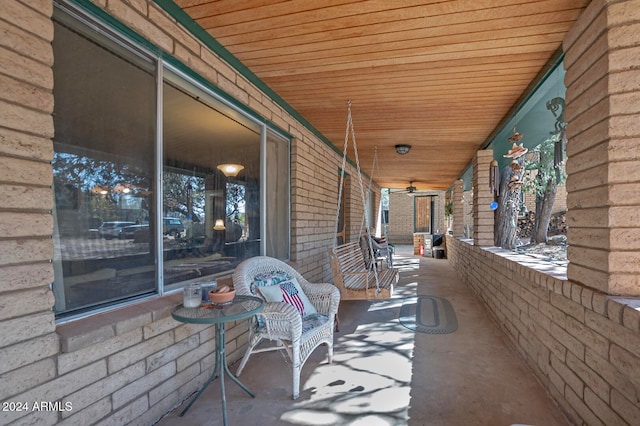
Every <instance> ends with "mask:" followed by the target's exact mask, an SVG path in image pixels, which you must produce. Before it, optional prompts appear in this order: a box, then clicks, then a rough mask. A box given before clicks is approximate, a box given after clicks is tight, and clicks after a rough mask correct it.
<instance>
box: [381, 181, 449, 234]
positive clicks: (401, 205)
mask: <svg viewBox="0 0 640 426" xmlns="http://www.w3.org/2000/svg"><path fill="white" fill-rule="evenodd" d="M420 194H421V195H422V194H425V195H434V211H433V215H434V229H433V231H439V232H440V233H444V232H445V231H446V228H445V220H444V203H445V192H444V191H430V192H429V191H427V192H421V193H420ZM414 211H415V208H414V200H413V197H412V196H408V195H407V194H406V193H405V192H395V193H393V192H392V193H391V194H390V195H389V226H388V227H387V235H388V237H389V241H390V242H391V243H393V244H409V245H413V244H414V237H413V230H414V220H413V219H414V218H413V216H414Z"/></svg>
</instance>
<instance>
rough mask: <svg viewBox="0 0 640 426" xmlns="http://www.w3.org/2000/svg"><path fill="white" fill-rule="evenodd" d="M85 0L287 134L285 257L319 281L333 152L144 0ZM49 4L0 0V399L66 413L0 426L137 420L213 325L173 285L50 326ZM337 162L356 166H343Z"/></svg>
mask: <svg viewBox="0 0 640 426" xmlns="http://www.w3.org/2000/svg"><path fill="white" fill-rule="evenodd" d="M95 4H96V5H97V6H99V7H101V8H103V9H104V10H105V11H107V12H108V13H109V14H111V15H112V16H114V17H115V18H116V19H118V20H120V21H121V22H122V23H123V24H124V25H126V26H127V27H129V28H131V29H133V30H134V31H136V32H137V33H139V34H140V35H142V36H143V37H145V38H147V39H148V40H150V41H151V42H152V43H154V44H156V45H157V46H158V47H160V48H161V49H163V50H165V51H166V52H168V53H170V54H172V55H173V56H174V57H176V58H177V59H178V60H180V61H182V62H183V63H184V64H186V65H187V66H189V67H191V68H192V69H193V70H194V71H195V72H197V73H199V74H200V75H202V76H203V77H205V78H207V79H208V80H209V81H210V82H211V83H212V84H214V85H217V86H218V87H220V88H221V89H222V90H224V91H226V92H227V93H229V94H231V95H232V96H234V97H235V98H236V99H237V100H238V101H240V102H242V103H243V104H245V105H246V106H248V107H249V108H251V109H253V110H254V111H257V112H258V113H259V114H262V115H263V117H264V118H265V119H267V120H269V121H271V122H273V123H275V124H276V125H278V126H279V127H281V128H282V129H284V130H285V131H288V132H289V133H290V134H291V135H293V137H294V139H293V142H292V260H294V261H295V262H296V267H297V269H298V270H299V271H300V272H301V273H302V274H303V275H305V277H306V278H307V279H309V280H310V281H331V272H330V268H329V266H328V255H327V249H328V248H329V247H330V246H331V245H332V243H333V241H332V235H333V232H334V230H335V211H336V206H337V196H338V193H337V188H338V168H339V167H340V164H341V156H340V155H339V154H337V153H336V152H335V151H333V150H332V149H330V148H329V147H328V146H327V145H326V144H324V143H323V142H322V141H320V140H319V139H318V138H317V137H316V136H315V135H314V134H313V133H311V132H310V131H309V130H307V129H306V128H305V127H303V126H302V125H301V124H300V123H299V122H298V121H296V120H295V118H294V117H292V116H291V115H290V114H288V113H287V112H286V111H285V110H284V109H282V108H281V107H279V106H277V105H276V104H275V103H274V102H273V101H271V100H270V99H269V98H268V97H267V96H266V95H264V94H263V93H262V92H261V91H260V90H259V89H258V88H256V87H255V86H253V85H252V84H251V83H250V82H249V81H247V80H246V79H245V78H244V77H243V76H242V75H240V74H238V73H237V72H236V71H235V70H234V69H233V68H231V67H230V66H228V65H227V64H226V63H225V62H224V61H223V60H222V59H221V58H220V57H218V56H217V55H216V54H214V53H212V52H211V51H210V50H209V49H208V48H207V47H206V45H205V44H204V43H202V42H201V41H199V40H197V39H196V38H195V37H193V36H192V35H191V34H190V33H188V32H187V31H186V30H185V29H184V28H182V27H181V26H180V25H179V24H178V23H177V22H176V21H175V20H174V19H173V18H172V17H170V16H169V15H167V13H166V12H165V11H163V10H162V9H161V8H160V7H159V6H158V5H157V4H156V3H154V2H152V1H146V0H140V1H124V0H109V1H106V0H96V1H95ZM52 13H53V3H52V1H51V0H40V1H37V2H33V1H30V0H8V1H5V2H3V3H2V18H1V19H0V26H1V27H2V34H3V37H0V87H1V88H2V90H0V196H1V197H2V200H3V201H2V204H1V205H0V231H1V232H0V276H2V278H1V279H0V297H1V298H2V301H3V302H2V309H0V377H2V386H0V401H3V402H4V401H16V402H17V401H49V402H56V401H62V402H71V403H72V410H71V411H28V412H25V411H23V412H17V411H14V412H11V413H7V412H3V413H2V416H0V425H4V424H9V423H11V422H14V421H17V422H19V423H20V424H43V425H50V424H60V425H84V424H101V425H103V424H104V425H106V424H131V425H136V424H138V425H149V424H152V423H154V421H155V420H157V419H158V418H160V417H161V416H162V415H164V414H165V413H167V412H168V411H170V410H171V409H172V408H173V407H175V406H177V405H178V404H180V403H181V402H182V401H183V400H184V399H185V398H186V397H187V396H188V395H190V394H192V393H193V392H194V391H195V390H197V389H198V388H199V387H200V386H201V385H202V384H203V383H204V381H205V380H206V379H207V378H208V377H209V376H210V374H211V372H212V368H213V363H214V356H213V349H214V340H213V339H214V330H213V327H211V326H196V325H186V324H182V323H178V322H176V321H174V320H173V319H172V318H171V316H170V311H171V309H172V307H173V306H175V305H176V304H178V303H179V301H180V295H173V296H164V297H162V298H156V299H153V300H150V301H145V302H141V303H138V304H135V305H131V306H128V307H126V308H124V309H119V310H115V311H111V312H107V313H103V314H100V315H94V316H92V317H89V318H86V319H82V320H77V321H73V322H69V323H67V324H64V325H56V324H55V320H54V315H53V313H52V312H51V306H52V305H53V301H54V298H53V294H52V292H51V291H50V290H49V284H50V283H51V282H52V281H53V279H54V274H53V267H52V264H51V263H50V259H52V257H53V252H54V246H53V240H52V238H51V237H52V234H53V217H52V215H51V210H52V209H53V207H54V205H53V202H54V201H53V200H54V198H53V192H52V183H53V174H52V169H51V165H50V162H51V160H52V158H53V144H52V142H51V138H52V137H53V134H54V128H53V120H52V116H51V114H52V112H53V105H54V99H53V94H52V88H53V73H52V69H51V66H52V64H53V61H54V58H53V51H52V47H51V41H52V39H53V24H52V21H51V16H52ZM354 119H355V120H357V117H355V118H354ZM345 121H346V105H345ZM318 158H322V159H323V161H316V159H318ZM347 172H348V173H349V174H350V175H351V176H356V175H357V174H356V172H355V170H354V168H353V167H352V166H350V165H348V166H347ZM374 189H375V190H376V193H379V191H378V188H374ZM352 194H353V197H356V198H353V197H351V196H350V197H351V198H349V199H348V200H347V201H348V202H347V204H348V211H349V214H350V217H351V221H352V223H351V227H352V228H353V227H357V226H359V224H360V220H361V218H362V206H361V201H360V195H359V192H357V193H356V192H353V191H352ZM376 202H379V195H377V197H376ZM355 218H357V221H355ZM354 224H355V225H354ZM226 337H227V354H228V358H229V360H230V361H234V360H237V359H239V358H240V356H241V355H242V353H243V352H244V349H245V347H246V341H247V323H246V322H241V323H238V324H236V325H230V326H229V327H228V329H227V335H226Z"/></svg>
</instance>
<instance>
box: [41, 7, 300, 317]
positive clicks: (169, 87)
mask: <svg viewBox="0 0 640 426" xmlns="http://www.w3.org/2000/svg"><path fill="white" fill-rule="evenodd" d="M54 22H55V23H54V42H53V50H54V56H55V61H54V67H53V74H54V96H55V99H56V103H55V111H54V115H53V116H54V126H55V138H54V151H55V152H54V158H53V161H52V167H53V175H54V182H53V189H54V193H55V208H54V211H53V214H54V224H55V228H54V235H53V237H54V249H55V253H54V259H53V264H54V271H55V280H54V284H53V289H54V294H55V299H56V300H55V306H54V311H55V313H56V316H57V317H58V318H61V317H69V316H72V315H80V314H84V313H85V312H90V311H93V310H96V309H101V308H104V307H107V306H111V305H116V304H122V303H124V302H127V301H129V300H135V299H139V298H140V297H148V296H150V295H154V294H161V293H162V292H164V291H166V290H171V289H173V288H177V287H179V286H181V285H184V284H185V283H188V282H198V281H206V282H210V281H212V280H214V279H215V278H216V277H217V276H219V275H220V274H228V273H229V272H230V271H232V270H233V268H234V267H235V266H236V265H237V264H238V263H239V262H241V261H242V260H243V259H246V258H248V257H251V256H257V255H260V254H263V253H268V254H270V255H273V256H277V257H279V258H283V259H284V258H287V257H288V254H289V141H288V140H287V139H284V138H281V137H279V136H276V135H275V133H273V132H272V131H271V130H266V131H265V127H264V125H262V124H259V123H257V122H254V121H251V120H249V119H248V118H247V117H246V116H245V115H243V114H241V113H240V112H238V111H237V110H235V109H233V108H231V107H229V106H228V105H227V104H223V103H221V102H220V101H219V100H218V99H217V98H215V97H214V96H213V95H212V94H211V92H210V91H207V90H204V89H203V88H202V87H200V86H196V85H195V84H193V83H192V82H188V81H187V80H186V79H185V78H183V77H182V76H179V75H177V74H175V73H174V72H173V71H172V69H170V68H169V66H167V65H166V64H164V63H158V62H157V61H156V60H155V59H154V58H149V57H147V56H145V54H144V53H143V52H139V51H137V50H136V49H135V48H134V47H132V46H129V45H128V44H127V43H126V42H125V41H124V40H122V41H118V42H116V41H114V39H112V38H107V37H103V36H102V35H100V34H99V33H97V32H96V31H94V29H93V28H89V27H85V26H84V25H83V24H81V23H79V22H78V21H76V20H75V19H74V18H72V17H70V16H68V15H66V14H65V13H64V12H61V11H60V10H59V9H57V8H56V10H55V12H54ZM96 25H99V24H96ZM125 46H126V47H125ZM158 67H163V68H164V69H163V73H162V74H163V76H164V81H162V82H160V84H159V83H158V82H157V79H156V76H157V75H158ZM159 92H161V96H162V98H161V99H158V93H159ZM159 102H161V105H162V113H161V116H159V117H158V116H157V111H158V105H159ZM156 129H161V130H160V134H156ZM263 135H266V138H265V137H264V136H263ZM263 139H266V140H263ZM263 144H266V149H264V148H265V146H263ZM160 147H161V148H160ZM261 152H266V158H261ZM222 164H234V165H238V166H241V167H239V168H238V170H236V171H229V170H228V169H226V168H224V167H220V166H221V165H222ZM263 164H270V165H273V166H274V167H273V168H271V167H269V168H267V171H266V173H264V172H263V167H264V166H263ZM262 173H264V176H265V177H266V179H264V180H265V181H263V178H262ZM160 187H161V188H162V192H161V193H160V192H159V190H158V189H159V188H160ZM263 205H264V206H268V213H267V214H266V215H265V214H264V212H263V210H264V209H263V208H262V206H263ZM263 234H265V235H266V236H267V239H266V240H265V239H264V237H263Z"/></svg>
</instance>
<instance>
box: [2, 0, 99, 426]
mask: <svg viewBox="0 0 640 426" xmlns="http://www.w3.org/2000/svg"><path fill="white" fill-rule="evenodd" d="M44 3H45V4H42V5H41V4H38V5H33V4H32V3H31V2H24V3H23V2H17V1H9V2H4V3H3V4H2V19H1V20H0V27H1V29H2V37H0V70H1V71H0V197H1V199H2V203H0V277H1V278H0V298H1V299H2V308H1V309H0V377H2V379H1V381H2V385H0V401H3V402H4V401H10V400H15V401H18V400H16V399H15V398H13V396H14V395H16V394H24V395H33V396H35V395H36V394H35V393H34V391H33V390H34V389H45V390H46V393H45V394H43V395H42V396H43V397H44V396H47V397H51V398H52V399H51V401H54V400H55V399H54V398H55V397H57V396H61V394H63V393H64V391H65V390H67V389H69V387H70V386H72V385H71V383H72V382H74V381H76V380H77V381H78V382H79V383H81V382H82V380H83V379H84V378H83V377H80V376H82V375H83V373H82V372H81V373H76V374H75V375H73V376H71V375H66V376H59V375H57V369H56V358H55V357H56V355H57V353H58V350H59V341H58V336H57V335H56V334H55V324H54V317H53V313H52V312H51V306H52V304H53V293H52V292H51V290H49V287H48V286H49V284H50V283H51V281H52V280H53V268H52V266H51V264H50V263H49V259H51V258H52V257H53V246H52V243H51V235H52V232H53V222H52V218H51V215H50V214H49V211H50V210H51V209H52V208H53V194H52V192H51V184H52V182H53V174H52V170H51V165H50V161H51V160H52V159H53V144H52V143H51V138H52V137H53V133H54V129H53V119H52V115H51V113H52V112H53V93H52V89H53V72H52V70H51V65H52V64H53V51H52V48H51V39H52V37H53V25H52V23H51V14H52V13H53V9H52V5H51V4H50V3H48V2H44ZM102 369H103V370H104V368H103V367H102ZM99 370H100V367H98V368H97V369H95V370H94V371H97V372H98V373H97V374H98V375H99V374H100V372H99ZM94 371H86V374H85V377H92V374H94ZM37 399H38V400H41V399H45V398H37ZM31 400H33V399H29V401H31ZM20 401H24V400H20ZM21 415H24V414H18V413H15V412H3V413H2V415H0V424H7V423H8V422H10V421H12V420H14V419H16V418H17V417H20V416H21ZM36 417H37V418H39V419H40V421H42V422H43V423H47V424H52V423H54V422H55V420H56V419H57V413H43V412H40V413H38V414H37V415H34V416H32V418H34V419H35V418H36ZM34 421H35V420H34Z"/></svg>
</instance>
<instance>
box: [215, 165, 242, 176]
mask: <svg viewBox="0 0 640 426" xmlns="http://www.w3.org/2000/svg"><path fill="white" fill-rule="evenodd" d="M242 169H244V166H241V165H240V164H220V165H219V166H218V170H220V171H221V172H222V173H224V175H225V176H226V177H229V176H237V175H238V173H240V171H241V170H242Z"/></svg>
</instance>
